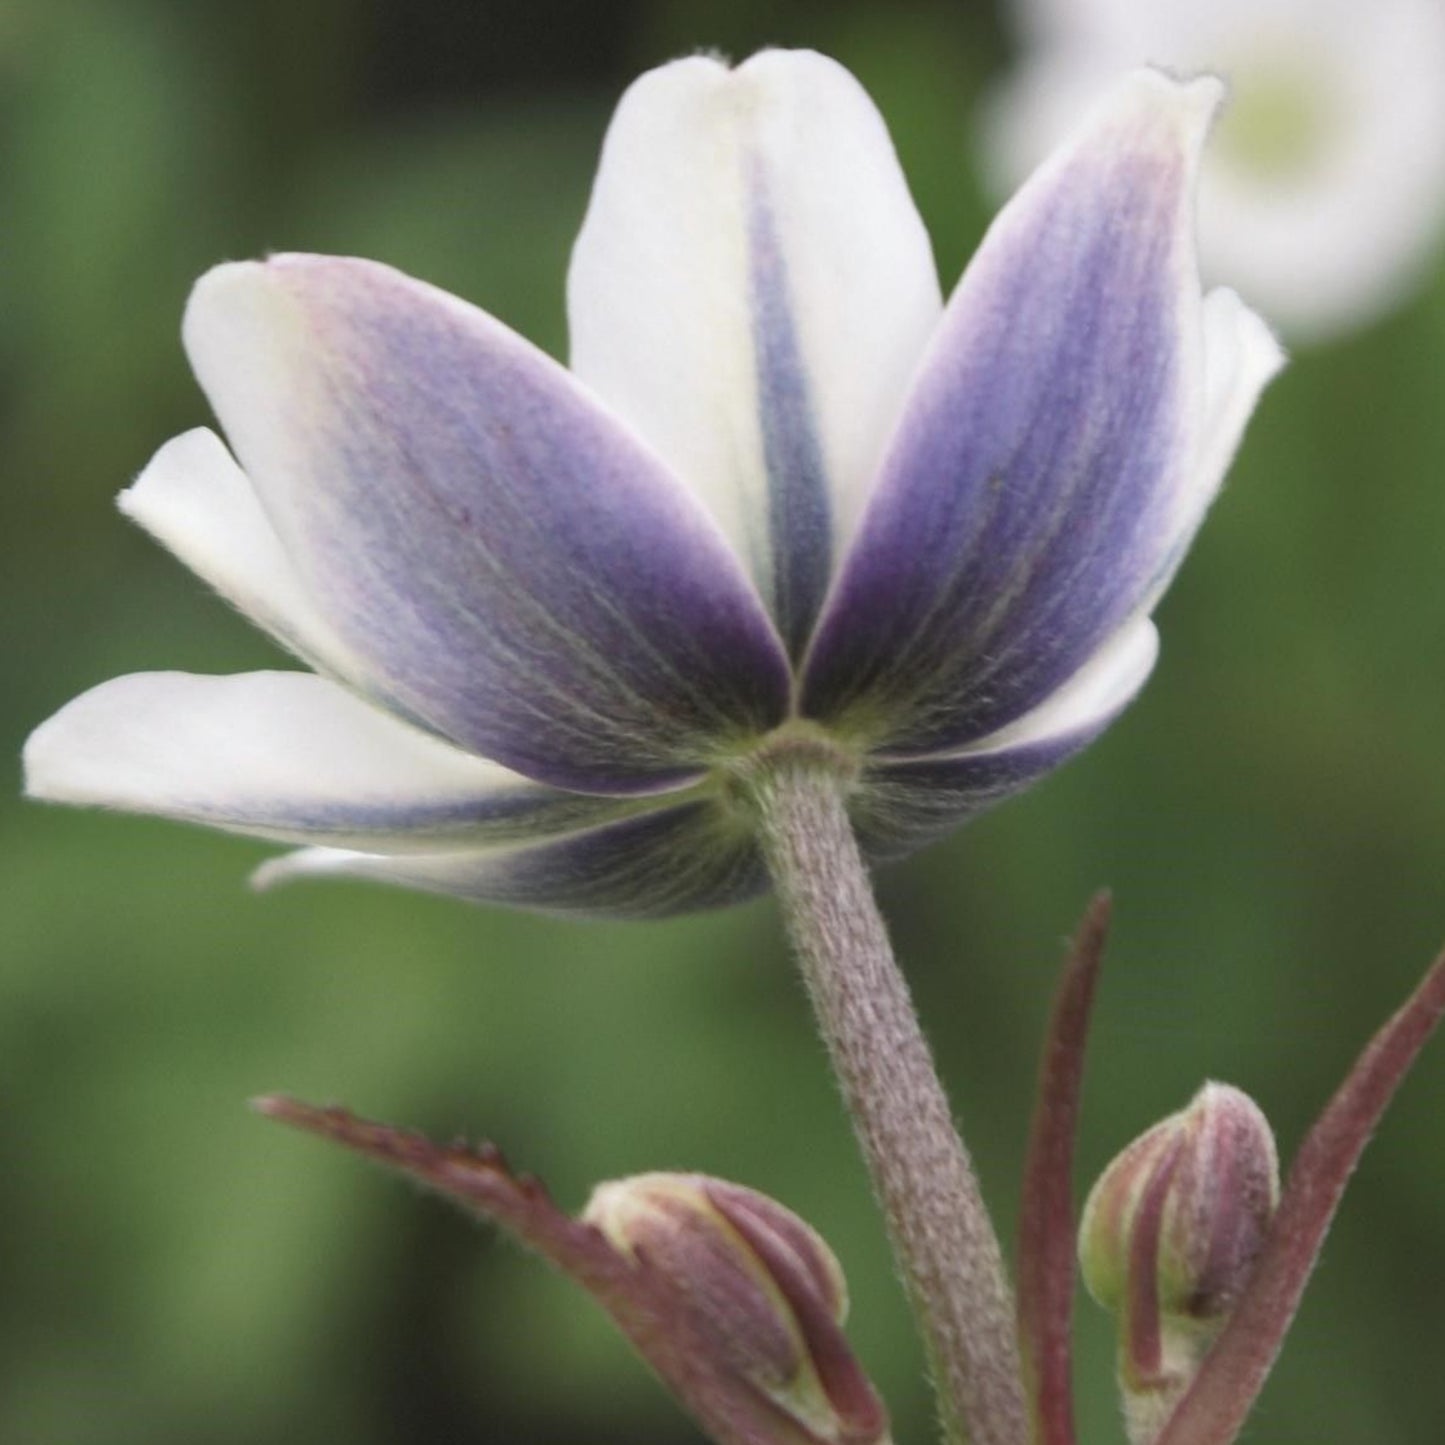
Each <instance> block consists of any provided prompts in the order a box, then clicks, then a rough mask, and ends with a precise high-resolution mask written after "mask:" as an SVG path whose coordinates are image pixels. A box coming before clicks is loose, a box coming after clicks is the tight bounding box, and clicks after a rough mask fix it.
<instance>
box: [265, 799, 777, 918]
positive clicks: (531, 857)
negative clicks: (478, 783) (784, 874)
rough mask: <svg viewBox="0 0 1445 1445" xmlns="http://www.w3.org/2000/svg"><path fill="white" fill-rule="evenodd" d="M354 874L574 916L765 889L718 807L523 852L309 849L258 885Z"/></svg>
mask: <svg viewBox="0 0 1445 1445" xmlns="http://www.w3.org/2000/svg"><path fill="white" fill-rule="evenodd" d="M324 877H350V878H362V879H369V880H371V881H373V882H377V883H393V884H398V885H400V886H401V887H404V888H417V889H420V890H422V891H423V892H426V893H444V894H449V895H451V896H453V897H457V898H465V899H467V900H469V901H471V902H474V903H504V904H510V905H513V906H515V907H519V908H530V909H534V910H536V911H537V912H541V913H553V914H557V915H560V916H565V917H577V918H664V917H669V916H671V915H672V914H676V913H689V912H693V911H695V910H698V909H703V908H719V907H722V906H723V905H724V904H728V903H740V902H742V901H743V900H744V899H747V898H752V897H754V896H756V895H757V894H759V893H761V892H762V891H763V890H764V889H765V888H766V887H767V874H766V871H765V869H764V867H763V864H762V860H761V858H760V857H759V855H758V851H757V847H756V845H755V843H754V842H753V839H752V836H751V833H750V831H749V830H748V828H747V827H746V826H745V825H743V824H741V823H740V822H739V821H738V820H737V819H735V818H733V817H732V816H730V815H729V814H728V813H726V812H725V811H724V810H723V808H722V807H721V806H720V805H719V804H718V803H716V802H714V801H706V802H688V803H681V804H677V805H674V806H671V807H666V808H661V809H659V810H657V811H654V812H649V813H645V814H643V815H641V816H639V817H635V818H628V819H625V820H623V821H622V822H616V823H609V824H606V825H604V826H602V827H597V828H591V829H588V830H585V831H578V832H575V833H572V834H570V835H568V836H566V837H562V838H558V839H554V840H551V841H548V842H542V843H534V844H530V845H527V846H520V847H503V848H486V849H471V850H467V851H464V852H455V853H427V854H420V853H412V854H408V855H405V856H402V855H386V854H380V853H358V852H348V851H345V850H342V849H333V848H307V849H304V850H302V851H301V852H299V853H291V854H288V855H286V856H285V857H282V858H277V859H274V860H273V861H272V862H270V863H267V864H264V865H263V866H262V867H261V868H260V869H259V870H258V871H257V873H256V879H255V881H256V884H257V886H258V887H261V888H269V887H271V886H272V885H273V884H276V883H282V882H289V881H291V880H292V879H297V878H324Z"/></svg>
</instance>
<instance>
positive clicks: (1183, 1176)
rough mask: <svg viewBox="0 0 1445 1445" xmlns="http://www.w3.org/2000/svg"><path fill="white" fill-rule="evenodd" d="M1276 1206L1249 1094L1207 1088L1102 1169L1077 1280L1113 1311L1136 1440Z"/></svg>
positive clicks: (1268, 1142) (1272, 1167)
mask: <svg viewBox="0 0 1445 1445" xmlns="http://www.w3.org/2000/svg"><path fill="white" fill-rule="evenodd" d="M1278 1203H1279V1158H1278V1155H1277V1153H1276V1151H1275V1143H1274V1135H1273V1133H1272V1132H1271V1131H1270V1127H1269V1123H1268V1121H1267V1120H1266V1119H1265V1117H1264V1115H1263V1114H1262V1113H1261V1112H1260V1110H1259V1108H1258V1106H1257V1105H1256V1104H1255V1103H1254V1101H1253V1100H1251V1099H1250V1098H1249V1096H1248V1095H1246V1094H1243V1093H1241V1092H1240V1091H1239V1090H1238V1089H1235V1088H1231V1087H1230V1086H1229V1085H1227V1084H1206V1085H1205V1086H1204V1087H1203V1088H1202V1089H1201V1090H1200V1091H1199V1093H1198V1094H1196V1095H1195V1097H1194V1100H1193V1101H1192V1102H1191V1103H1190V1105H1189V1107H1188V1108H1187V1109H1183V1110H1181V1111H1180V1112H1179V1113H1177V1114H1172V1115H1171V1116H1170V1117H1169V1118H1167V1119H1165V1120H1163V1121H1162V1122H1161V1123H1158V1124H1156V1125H1155V1126H1154V1127H1153V1128H1152V1129H1150V1130H1148V1131H1147V1132H1146V1133H1144V1134H1142V1135H1140V1137H1139V1138H1138V1139H1136V1140H1135V1141H1134V1142H1133V1143H1132V1144H1130V1145H1129V1147H1128V1148H1127V1149H1125V1150H1124V1152H1123V1153H1122V1154H1120V1155H1119V1156H1118V1157H1117V1158H1116V1159H1115V1160H1114V1161H1113V1163H1112V1164H1110V1165H1109V1167H1108V1168H1107V1169H1106V1170H1105V1171H1104V1173H1103V1174H1102V1175H1101V1176H1100V1178H1099V1181H1098V1183H1097V1184H1095V1186H1094V1188H1093V1190H1092V1192H1091V1193H1090V1195H1089V1198H1088V1202H1087V1203H1086V1204H1085V1206H1084V1217H1083V1221H1082V1223H1081V1224H1080V1226H1079V1260H1080V1263H1081V1265H1082V1267H1083V1275H1084V1283H1085V1284H1086V1285H1087V1286H1088V1289H1089V1293H1090V1294H1092V1295H1093V1296H1094V1298H1095V1299H1096V1300H1098V1302H1099V1303H1100V1304H1101V1305H1103V1306H1104V1308H1105V1309H1108V1310H1110V1311H1112V1312H1113V1313H1115V1314H1116V1315H1117V1316H1118V1317H1119V1375H1120V1383H1121V1386H1122V1387H1123V1390H1124V1396H1125V1404H1126V1409H1127V1411H1128V1414H1129V1417H1130V1425H1131V1435H1132V1436H1133V1438H1134V1439H1136V1440H1149V1439H1152V1438H1153V1436H1154V1434H1155V1433H1156V1432H1157V1427H1158V1426H1159V1425H1160V1424H1162V1420H1163V1417H1164V1415H1165V1413H1166V1412H1167V1409H1168V1408H1169V1407H1171V1406H1172V1404H1173V1402H1174V1401H1175V1400H1177V1399H1178V1397H1179V1395H1180V1394H1181V1392H1182V1391H1183V1389H1184V1388H1185V1387H1186V1386H1187V1385H1188V1383H1189V1381H1190V1380H1191V1379H1192V1378H1193V1376H1194V1374H1195V1372H1196V1371H1197V1370H1198V1367H1199V1364H1200V1361H1201V1360H1202V1358H1203V1355H1204V1352H1205V1350H1206V1349H1207V1347H1208V1345H1209V1343H1210V1342H1211V1341H1212V1340H1213V1339H1214V1337H1215V1335H1217V1334H1218V1332H1219V1331H1220V1329H1222V1328H1223V1326H1224V1323H1225V1321H1226V1320H1227V1319H1228V1318H1229V1314H1230V1311H1231V1310H1232V1309H1233V1307H1234V1305H1235V1303H1236V1301H1237V1300H1238V1299H1239V1296H1240V1294H1241V1292H1242V1291H1243V1289H1244V1287H1245V1285H1246V1284H1247V1282H1248V1280H1249V1278H1250V1275H1251V1274H1252V1273H1253V1271H1254V1267H1255V1262H1256V1260H1257V1259H1258V1257H1259V1253H1260V1250H1261V1249H1262V1248H1263V1245H1264V1241H1265V1238H1266V1235H1267V1234H1268V1232H1269V1227H1270V1221H1271V1219H1272V1218H1273V1216H1274V1211H1275V1207H1276V1205H1277V1204H1278Z"/></svg>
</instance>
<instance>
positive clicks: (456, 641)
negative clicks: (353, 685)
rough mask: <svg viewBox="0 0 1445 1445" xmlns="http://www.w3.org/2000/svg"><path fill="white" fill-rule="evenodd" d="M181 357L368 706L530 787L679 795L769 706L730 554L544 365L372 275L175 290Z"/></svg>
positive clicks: (771, 672) (771, 685)
mask: <svg viewBox="0 0 1445 1445" xmlns="http://www.w3.org/2000/svg"><path fill="white" fill-rule="evenodd" d="M185 338H186V345H187V349H188V351H189V353H190V356H191V360H192V363H193V365H194V366H195V369H196V374H197V376H198V377H199V378H200V381H201V384H202V386H203V387H204V388H205V390H206V392H207V395H208V396H209V397H210V399H211V402H212V405H213V406H214V407H215V409H216V413H217V415H218V416H219V417H220V419H221V422H222V424H223V426H224V427H225V429H226V433H227V435H228V437H229V438H230V440H231V443H232V445H233V446H234V447H235V449H236V454H237V456H238V458H239V459H240V461H241V464H242V465H243V467H244V468H245V470H246V472H247V475H248V476H249V477H250V479H251V482H252V484H253V485H254V486H255V488H256V491H257V493H258V495H259V496H260V498H261V502H262V505H263V506H264V508H265V510H266V512H267V514H268V515H269V516H270V518H271V520H272V522H273V524H274V525H275V528H276V532H277V534H278V535H279V537H280V538H281V541H282V544H283V545H284V547H285V548H286V551H287V553H288V555H289V556H290V558H291V560H292V562H293V563H294V565H295V567H296V571H297V573H298V574H299V575H300V577H301V578H302V580H303V582H304V583H305V586H306V588H307V591H308V592H309V594H310V595H311V596H312V597H313V598H314V599H315V603H316V607H317V610H318V611H319V612H320V613H321V615H322V616H323V617H325V619H326V620H327V622H328V623H329V625H330V626H331V627H332V629H333V630H334V631H335V632H336V633H337V634H338V635H339V636H340V637H341V639H342V640H343V642H344V643H345V644H346V646H347V647H348V649H350V651H351V652H352V653H353V654H354V655H355V656H357V657H358V658H360V659H361V660H362V662H363V663H364V665H365V669H366V675H365V677H364V679H363V682H364V685H365V686H366V689H367V691H368V692H370V693H371V695H373V696H374V697H376V698H378V699H379V700H380V701H382V702H384V703H385V704H386V705H387V706H388V707H390V708H391V709H392V710H394V711H396V712H399V713H401V714H402V715H404V716H406V717H409V718H411V719H413V720H416V721H418V722H420V723H422V724H424V725H425V726H427V727H429V728H430V729H432V730H433V731H436V732H438V733H440V734H442V735H443V736H445V737H447V738H449V739H450V740H451V741H452V742H454V743H456V744H458V745H459V746H461V747H463V748H466V749H468V750H470V751H474V752H478V753H480V754H482V755H484V756H486V757H490V758H495V759H496V760H497V761H499V762H501V763H503V764H505V765H506V766H507V767H510V768H513V769H515V770H516V771H518V772H522V773H525V774H526V775H527V776H529V777H533V778H536V779H538V780H539V781H542V782H548V783H553V784H556V785H558V786H563V787H577V788H580V789H583V790H588V791H596V792H607V793H629V792H642V791H647V790H650V789H655V788H665V787H668V786H670V785H673V784H675V783H677V782H679V781H681V780H683V779H685V778H687V777H688V776H689V775H690V774H691V773H692V772H693V771H694V770H695V769H696V767H697V766H698V765H699V763H700V762H702V761H704V760H706V759H707V758H708V757H709V756H710V755H711V754H712V753H713V752H714V750H715V749H717V748H718V747H719V745H720V744H726V742H727V741H729V740H730V739H732V738H734V737H735V736H737V735H739V734H746V733H749V732H752V731H756V730H759V729H766V728H767V727H769V726H771V725H772V724H774V723H776V722H777V721H778V720H779V718H780V717H781V716H782V714H783V711H784V708H785V706H786V698H787V686H788V675H787V666H786V660H785V658H784V656H783V654H782V651H781V648H780V646H779V644H778V640H777V637H776V634H775V633H774V631H773V629H772V627H771V626H770V624H769V622H768V620H767V617H766V615H765V614H764V612H763V609H762V607H761V604H760V603H759V600H758V598H757V596H756V594H755V593H754V591H753V589H752V587H751V585H750V584H749V582H748V580H747V578H746V577H745V575H744V574H743V572H742V571H741V568H740V567H739V565H738V563H737V561H736V559H735V558H734V557H733V556H732V554H731V553H730V551H729V549H728V546H727V543H726V541H725V540H724V539H723V537H722V536H721V534H720V533H719V532H718V530H717V528H716V527H715V525H714V524H713V523H712V522H711V520H710V519H709V518H707V516H706V515H705V513H704V512H703V511H702V509H701V508H700V507H699V506H698V505H697V504H696V502H695V501H693V500H692V499H691V498H690V497H689V496H688V495H687V493H686V492H685V490H684V489H683V488H682V487H680V486H679V485H678V484H677V482H676V481H675V480H674V479H673V478H672V477H671V476H670V475H669V473H668V472H667V470H666V468H665V467H664V466H663V465H662V463H661V462H659V461H658V459H657V458H656V457H655V456H654V455H653V454H652V453H651V452H649V451H648V450H647V449H646V448H645V447H644V446H643V445H642V444H641V443H640V442H638V441H637V440H636V439H635V438H634V437H633V436H632V434H631V433H629V432H628V431H627V430H626V429H625V428H624V427H623V426H621V425H620V424H619V423H618V422H617V420H616V419H615V418H614V417H612V416H610V415H609V414H608V413H607V412H606V411H604V410H603V409H602V408H601V407H600V406H599V405H598V404H597V403H596V402H595V401H594V400H592V399H591V398H590V397H589V396H588V395H587V394H586V393H585V392H584V391H583V390H582V389H581V388H580V387H579V386H578V385H577V384H576V383H575V381H574V380H573V379H572V378H571V377H570V376H569V375H568V374H567V372H566V371H564V370H563V369H562V368H561V367H560V366H558V365H557V364H556V363H555V362H553V361H551V360H550V359H548V358H547V357H546V356H544V355H543V354H542V353H541V352H539V351H537V350H536V348H534V347H533V346H531V345H530V344H529V343H527V342H526V341H524V340H522V338H520V337H518V336H517V335H516V334H515V333H513V332H511V331H509V330H508V329H507V328H506V327H504V326H502V325H501V324H500V323H499V322H497V321H495V320H493V319H492V318H491V317H489V316H487V315H486V314H485V313H484V312H481V311H478V310H477V309H476V308H474V307H471V306H468V305H466V304H465V303H463V302H461V301H458V300H457V299H456V298H455V297H452V296H448V295H446V294H445V293H444V292H441V291H437V290H435V289H434V288H432V287H429V286H426V285H423V284H422V283H421V282H418V281H414V280H411V279H410V278H408V277H406V276H403V275H401V274H400V273H399V272H396V271H393V270H391V269H390V268H388V267H385V266H380V265H377V264H375V263H373V262H366V261H356V260H348V259H340V258H327V257H304V256H295V257H281V258H277V259H274V260H272V261H270V262H268V263H264V264H262V263H254V262H252V263H242V264H237V265H228V266H222V267H218V268H217V269H216V270H214V271H212V272H210V273H209V274H208V275H207V276H206V277H204V278H203V279H202V280H201V282H200V283H199V284H198V286H197V287H196V290H195V293H194V294H193V296H192V299H191V303H190V306H189V309H188V311H187V314H186V325H185Z"/></svg>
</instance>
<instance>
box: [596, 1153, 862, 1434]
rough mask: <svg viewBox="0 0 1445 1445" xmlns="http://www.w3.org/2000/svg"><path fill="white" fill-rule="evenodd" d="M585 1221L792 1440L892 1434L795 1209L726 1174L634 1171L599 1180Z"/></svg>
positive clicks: (822, 1250) (840, 1297)
mask: <svg viewBox="0 0 1445 1445" xmlns="http://www.w3.org/2000/svg"><path fill="white" fill-rule="evenodd" d="M583 1218H584V1219H585V1220H586V1221H587V1222H588V1223H590V1224H593V1225H595V1226H596V1227H597V1228H598V1229H600V1230H601V1231H602V1233H603V1234H604V1235H605V1236H606V1238H607V1239H608V1241H609V1242H610V1243H611V1244H612V1246H613V1247H614V1248H615V1249H616V1250H618V1251H619V1252H621V1253H623V1254H625V1255H628V1256H630V1257H632V1258H634V1259H635V1260H637V1261H638V1262H639V1264H643V1265H646V1266H647V1267H648V1268H649V1269H650V1270H652V1271H653V1272H654V1273H655V1274H658V1275H661V1276H662V1277H664V1278H665V1279H666V1280H667V1281H668V1283H669V1284H670V1286H671V1287H672V1288H673V1289H674V1290H675V1291H676V1292H677V1295H678V1297H679V1299H680V1301H681V1302H682V1303H683V1304H684V1305H685V1307H686V1308H687V1309H688V1311H689V1314H690V1316H691V1319H692V1322H693V1325H694V1328H695V1330H696V1333H697V1337H698V1338H699V1339H700V1340H701V1341H702V1342H703V1347H704V1348H705V1350H706V1351H707V1353H708V1354H709V1355H710V1356H711V1358H710V1359H708V1360H707V1361H706V1362H701V1361H699V1362H698V1363H700V1364H702V1363H705V1364H706V1365H707V1366H708V1367H709V1370H710V1372H711V1373H716V1374H717V1375H718V1376H719V1377H721V1378H724V1379H731V1380H733V1381H735V1382H737V1383H739V1384H741V1385H742V1386H743V1388H744V1389H746V1390H748V1391H752V1392H756V1393H758V1394H761V1395H762V1396H763V1397H764V1398H765V1399H766V1400H767V1401H769V1402H771V1404H772V1405H773V1406H775V1407H776V1408H777V1409H778V1410H779V1411H781V1412H782V1413H783V1415H784V1416H786V1417H787V1418H788V1420H790V1421H791V1422H792V1424H793V1426H795V1427H796V1430H795V1434H794V1438H796V1439H797V1440H798V1441H799V1442H806V1445H814V1442H817V1445H881V1442H887V1441H888V1439H889V1434H888V1421H887V1415H886V1412H885V1411H884V1408H883V1405H882V1402H881V1401H880V1400H879V1398H878V1396H877V1394H876V1393H875V1392H874V1390H873V1387H872V1385H871V1384H870V1383H869V1381H868V1378H867V1376H866V1375H865V1374H864V1373H863V1371H862V1369H861V1368H860V1367H859V1365H858V1363H857V1361H856V1360H855V1359H854V1357H853V1354H852V1351H851V1350H850V1349H849V1347H848V1343H847V1340H846V1338H845V1337H844V1335H843V1331H842V1324H843V1320H844V1318H845V1316H846V1315H847V1310H848V1298H847V1291H846V1286H845V1284H844V1280H843V1273H842V1270H841V1269H840V1268H839V1266H838V1261H837V1259H836V1258H835V1257H834V1255H833V1252H832V1251H831V1250H830V1249H829V1248H828V1246H827V1245H826V1244H825V1243H824V1242H823V1240H822V1239H821V1238H820V1237H819V1236H818V1235H817V1234H816V1233H815V1232H814V1231H813V1230H812V1229H811V1228H810V1227H809V1226H808V1225H807V1224H805V1223H804V1222H803V1220H801V1219H799V1218H798V1216H797V1215H795V1214H793V1213H791V1212H790V1211H789V1210H787V1209H784V1208H783V1207H782V1205H780V1204H778V1203H777V1202H776V1201H775V1200H772V1199H769V1198H768V1197H767V1196H766V1195H763V1194H759V1193H757V1192H756V1191H754V1190H751V1189H745V1188H743V1187H742V1186H741V1185H737V1184H730V1183H727V1182H726V1181H724V1180H720V1179H711V1178H708V1177H706V1176H704V1175H700V1174H641V1175H637V1176H635V1177H634V1178H631V1179H623V1180H618V1181H615V1182H613V1183H608V1184H601V1185H599V1186H598V1187H597V1189H596V1190H595V1192H594V1193H593V1195H592V1199H591V1201H590V1202H589V1204H588V1206H587V1208H586V1210H585V1212H584V1214H583ZM780 1438H782V1437H780Z"/></svg>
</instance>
